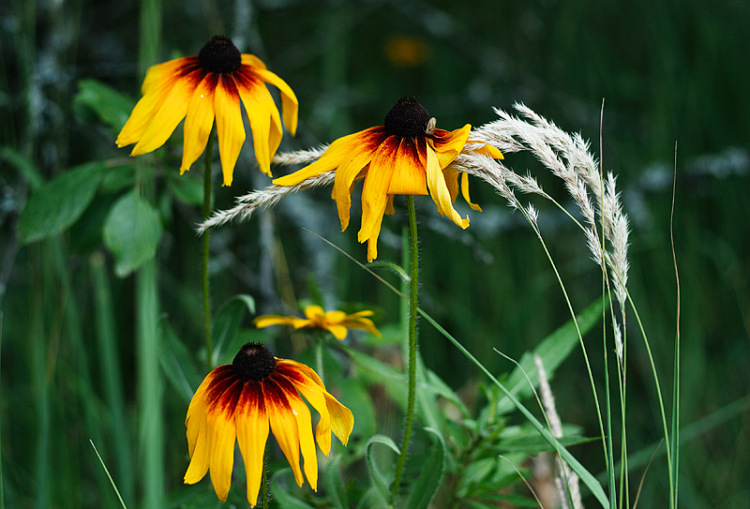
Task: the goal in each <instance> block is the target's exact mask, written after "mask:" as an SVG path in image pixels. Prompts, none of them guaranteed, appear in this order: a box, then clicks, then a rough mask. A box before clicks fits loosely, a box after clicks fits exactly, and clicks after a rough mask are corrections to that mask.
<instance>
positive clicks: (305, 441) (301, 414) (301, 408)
mask: <svg viewBox="0 0 750 509" xmlns="http://www.w3.org/2000/svg"><path fill="white" fill-rule="evenodd" d="M287 383H288V386H287V387H284V392H285V393H286V397H287V401H289V405H290V406H291V407H292V413H293V414H294V417H295V419H296V420H297V435H298V436H299V443H300V449H301V450H302V459H303V460H304V465H303V467H304V469H305V477H307V482H309V483H310V487H311V488H312V489H313V490H314V491H318V456H317V453H316V451H315V441H314V440H313V434H312V418H311V416H310V409H309V408H307V405H306V404H305V402H304V401H302V398H300V396H299V394H298V393H297V390H296V389H295V387H294V385H293V384H292V383H289V382H287ZM280 385H281V384H280Z"/></svg>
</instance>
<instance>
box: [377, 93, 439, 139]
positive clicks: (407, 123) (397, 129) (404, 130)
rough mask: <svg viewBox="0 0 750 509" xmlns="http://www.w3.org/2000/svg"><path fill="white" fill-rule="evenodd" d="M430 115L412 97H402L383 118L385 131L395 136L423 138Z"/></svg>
mask: <svg viewBox="0 0 750 509" xmlns="http://www.w3.org/2000/svg"><path fill="white" fill-rule="evenodd" d="M429 122H430V114H429V113H427V110H426V109H424V106H422V105H421V104H419V103H418V102H417V99H416V98H414V97H402V98H401V99H399V100H398V101H396V104H395V106H393V108H391V111H389V112H388V114H387V115H386V116H385V130H386V131H388V132H389V133H390V134H395V135H396V136H401V137H404V138H406V137H409V138H414V137H416V136H424V135H425V134H426V132H427V124H428V123H429Z"/></svg>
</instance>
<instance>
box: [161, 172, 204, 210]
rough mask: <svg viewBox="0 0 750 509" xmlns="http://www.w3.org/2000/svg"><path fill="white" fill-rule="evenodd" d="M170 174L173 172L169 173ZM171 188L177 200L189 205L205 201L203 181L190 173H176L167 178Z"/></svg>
mask: <svg viewBox="0 0 750 509" xmlns="http://www.w3.org/2000/svg"><path fill="white" fill-rule="evenodd" d="M169 175H170V176H171V175H172V173H170V174H169ZM167 184H168V185H169V190H170V191H172V194H173V195H174V196H175V198H177V200H179V201H181V202H182V203H186V204H188V205H201V204H202V203H203V182H202V181H199V180H197V179H194V178H189V176H188V175H177V174H174V175H173V176H171V177H170V178H169V179H168V180H167Z"/></svg>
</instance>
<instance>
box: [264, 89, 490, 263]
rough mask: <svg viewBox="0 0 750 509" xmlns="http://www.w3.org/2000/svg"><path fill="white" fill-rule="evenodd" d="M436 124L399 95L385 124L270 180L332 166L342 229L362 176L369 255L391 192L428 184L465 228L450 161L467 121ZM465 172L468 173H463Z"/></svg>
mask: <svg viewBox="0 0 750 509" xmlns="http://www.w3.org/2000/svg"><path fill="white" fill-rule="evenodd" d="M435 124H436V121H435V119H434V118H431V117H430V115H429V113H427V110H425V109H424V107H423V106H422V105H421V104H419V103H418V102H417V100H416V99H414V98H413V97H408V98H402V99H399V100H398V102H396V105H395V106H394V107H393V108H392V109H391V110H390V111H389V112H388V114H387V115H386V117H385V123H384V125H382V126H377V127H371V128H369V129H365V130H364V131H359V132H357V133H354V134H350V135H348V136H344V137H343V138H339V139H338V140H336V141H334V142H333V143H331V145H330V146H329V147H328V149H327V150H326V151H325V152H324V153H323V155H322V156H320V158H319V159H318V160H317V161H315V162H314V163H312V164H310V165H309V166H306V167H304V168H302V169H301V170H299V171H297V172H295V173H292V174H291V175H286V176H284V177H281V178H277V179H275V180H274V181H273V183H274V184H276V185H279V186H294V185H297V184H299V183H300V182H302V181H304V180H305V179H307V178H310V177H314V176H316V175H319V174H321V173H324V172H328V171H331V170H333V169H336V176H335V180H334V185H333V193H332V198H333V199H334V200H336V205H337V207H338V213H339V219H340V221H341V229H342V231H343V230H346V227H347V226H348V225H349V211H350V209H351V194H352V191H353V188H354V183H355V182H356V181H357V180H362V179H364V181H365V182H364V186H363V187H362V226H361V228H360V230H359V234H358V239H359V242H365V241H367V259H368V261H372V260H374V259H375V258H377V256H378V250H377V241H378V235H379V234H380V227H381V224H382V221H383V214H392V213H393V197H394V196H395V195H397V194H411V195H414V194H422V195H424V194H427V193H428V190H429V194H430V195H431V196H432V199H433V201H434V202H435V204H436V205H437V210H438V212H439V213H440V214H441V215H443V216H448V217H449V218H450V219H451V221H453V222H454V223H456V224H457V225H458V226H460V227H461V228H466V227H468V226H469V218H468V217H466V218H462V217H461V216H460V215H459V214H458V212H457V211H456V209H454V208H453V203H454V202H455V200H456V196H457V194H458V172H457V171H455V170H451V169H450V168H449V165H450V163H451V162H452V161H453V160H454V159H455V158H456V157H457V156H458V154H460V153H461V150H463V148H464V145H465V144H466V143H467V141H469V140H468V138H469V132H470V131H471V125H469V124H466V125H465V126H464V127H462V128H461V129H456V130H455V131H446V130H443V129H438V128H436V127H435ZM480 151H482V152H484V153H485V154H487V155H490V156H492V157H495V158H498V159H502V157H503V155H502V154H501V153H500V151H499V150H497V149H496V148H494V147H492V146H490V145H486V146H484V147H483V148H481V149H480ZM463 175H464V177H463V178H466V174H465V173H464V174H463ZM462 188H463V195H464V197H466V198H467V201H469V200H468V196H469V194H468V180H464V181H462ZM469 203H470V204H471V202H470V201H469ZM472 205H473V204H472ZM474 208H476V206H474Z"/></svg>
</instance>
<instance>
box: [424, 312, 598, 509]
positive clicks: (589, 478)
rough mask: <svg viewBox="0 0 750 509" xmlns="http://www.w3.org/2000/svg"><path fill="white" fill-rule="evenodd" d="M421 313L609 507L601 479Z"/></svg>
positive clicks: (473, 358) (451, 337) (472, 358)
mask: <svg viewBox="0 0 750 509" xmlns="http://www.w3.org/2000/svg"><path fill="white" fill-rule="evenodd" d="M419 314H420V315H422V317H424V319H425V320H427V321H428V322H429V323H430V325H432V326H433V327H435V329H437V331H438V332H440V334H442V335H443V336H444V337H445V338H446V339H447V340H448V341H450V342H451V343H452V344H453V346H455V347H456V348H457V349H458V351H459V352H461V354H463V355H464V356H465V357H466V358H467V359H469V360H470V361H471V362H472V364H474V365H475V366H476V367H478V368H479V369H480V370H481V371H482V373H484V374H485V376H487V378H489V379H490V380H491V381H492V383H493V384H495V386H496V387H498V388H499V389H500V390H501V391H502V392H503V394H505V396H506V397H507V398H508V399H510V400H511V402H512V403H513V406H515V407H516V408H517V409H518V411H519V412H521V413H522V414H523V416H524V418H525V419H526V420H527V421H528V422H529V423H531V425H532V426H534V428H535V429H536V430H537V432H538V433H539V434H540V435H542V436H543V437H544V438H545V440H547V441H548V442H549V443H550V444H557V445H558V449H557V450H558V453H559V454H560V456H561V457H562V459H563V460H565V462H566V463H567V464H568V465H569V466H570V468H571V469H573V471H574V472H575V473H576V474H578V477H580V479H581V481H582V482H583V484H585V485H586V487H588V488H589V489H590V490H591V493H592V494H593V495H594V496H595V497H596V499H597V500H598V501H599V503H600V504H601V505H602V507H608V506H609V501H608V499H607V495H606V494H605V493H604V489H603V488H602V485H601V484H600V483H599V481H597V480H596V478H594V476H593V475H591V472H589V471H588V470H587V469H586V468H585V467H584V466H583V465H582V464H581V463H580V462H579V461H578V460H577V459H576V458H575V457H574V456H573V455H572V454H570V452H569V451H568V450H567V449H565V448H564V447H563V446H562V445H559V442H558V441H557V439H556V438H555V437H553V436H552V434H550V432H549V431H548V430H547V429H546V428H545V427H544V426H543V425H542V423H540V422H539V420H538V419H537V418H536V417H534V414H532V413H531V412H530V411H529V410H528V408H526V407H525V406H523V403H521V402H520V401H519V400H518V399H517V398H516V397H515V396H514V395H513V394H512V393H511V392H510V390H508V389H507V388H506V387H505V385H503V384H501V383H500V381H499V380H498V379H497V378H496V377H495V376H494V375H493V374H492V373H490V372H489V371H488V370H487V368H486V367H485V366H484V364H482V363H481V362H479V360H478V359H477V358H476V357H474V356H473V355H472V354H471V352H469V351H468V350H467V349H466V347H464V346H463V345H462V344H461V342H460V341H458V340H457V339H456V338H454V337H453V336H452V335H451V334H450V333H449V332H448V331H447V330H445V329H444V328H443V327H442V326H441V325H440V324H439V323H437V322H436V321H435V319H434V318H432V317H431V316H430V315H429V314H427V313H426V312H425V311H424V310H423V309H421V308H419Z"/></svg>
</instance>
